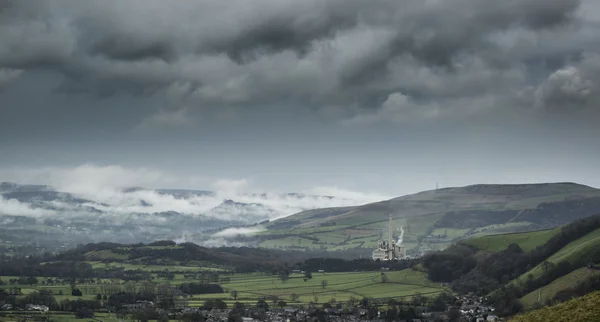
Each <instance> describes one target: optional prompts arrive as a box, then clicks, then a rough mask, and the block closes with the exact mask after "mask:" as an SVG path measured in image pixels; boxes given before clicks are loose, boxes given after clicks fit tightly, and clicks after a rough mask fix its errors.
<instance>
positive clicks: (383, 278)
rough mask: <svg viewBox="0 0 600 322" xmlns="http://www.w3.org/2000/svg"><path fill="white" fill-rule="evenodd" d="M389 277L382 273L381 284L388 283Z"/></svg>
mask: <svg viewBox="0 0 600 322" xmlns="http://www.w3.org/2000/svg"><path fill="white" fill-rule="evenodd" d="M387 281H388V277H387V275H385V274H384V273H381V283H387Z"/></svg>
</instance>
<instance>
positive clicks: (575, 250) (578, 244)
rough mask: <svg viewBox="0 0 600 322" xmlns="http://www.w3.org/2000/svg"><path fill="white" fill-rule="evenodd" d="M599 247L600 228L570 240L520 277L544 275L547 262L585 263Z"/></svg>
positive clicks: (554, 263) (523, 279) (553, 263)
mask: <svg viewBox="0 0 600 322" xmlns="http://www.w3.org/2000/svg"><path fill="white" fill-rule="evenodd" d="M598 249H600V228H599V229H596V230H594V231H592V232H590V233H588V234H586V235H584V236H581V237H580V238H578V239H577V240H574V241H572V242H570V243H569V244H568V245H566V246H564V247H563V248H561V249H560V250H559V251H557V252H556V253H554V254H552V256H550V257H548V258H546V259H545V260H544V262H542V263H540V264H539V265H537V266H535V267H533V268H532V269H531V270H529V271H527V272H525V273H524V274H523V275H521V276H520V277H519V278H518V279H520V280H522V281H525V280H527V278H528V276H529V275H532V276H533V277H534V278H537V277H539V276H541V275H543V274H544V272H545V271H546V270H547V268H545V265H546V264H545V263H551V265H552V266H558V265H560V264H561V263H563V262H565V263H569V264H571V265H585V264H586V262H587V261H589V259H588V258H591V256H593V254H594V251H595V250H598Z"/></svg>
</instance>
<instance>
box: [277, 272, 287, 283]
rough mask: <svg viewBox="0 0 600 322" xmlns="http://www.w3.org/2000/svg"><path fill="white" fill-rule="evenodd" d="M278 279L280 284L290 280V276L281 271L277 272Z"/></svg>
mask: <svg viewBox="0 0 600 322" xmlns="http://www.w3.org/2000/svg"><path fill="white" fill-rule="evenodd" d="M279 278H280V279H281V282H282V283H285V282H287V281H288V280H289V279H290V275H289V274H288V272H286V271H283V270H282V271H281V272H279Z"/></svg>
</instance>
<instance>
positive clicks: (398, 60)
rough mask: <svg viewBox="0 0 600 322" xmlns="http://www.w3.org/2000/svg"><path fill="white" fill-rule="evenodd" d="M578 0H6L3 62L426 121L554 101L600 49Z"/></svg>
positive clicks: (191, 98) (126, 86)
mask: <svg viewBox="0 0 600 322" xmlns="http://www.w3.org/2000/svg"><path fill="white" fill-rule="evenodd" d="M588 1H592V0H588ZM581 5H582V1H580V0H556V1H547V0H506V1H480V0H405V1H392V0H381V1H366V0H307V1H292V0H260V1H226V2H225V1H184V0H181V1H175V2H169V3H167V2H164V1H153V0H147V1H81V2H76V3H74V2H66V1H46V2H43V3H38V2H36V3H33V2H26V1H9V2H4V7H3V9H2V10H1V11H0V43H2V46H1V47H0V67H5V68H10V69H23V70H25V71H28V70H40V69H43V70H54V71H57V72H59V73H61V74H63V75H64V76H66V77H65V82H64V84H63V85H62V86H61V87H60V89H61V90H63V91H67V92H93V93H96V94H102V95H110V94H112V93H114V92H118V91H123V92H129V93H135V94H141V95H171V96H175V99H174V100H180V101H181V106H185V108H186V111H187V110H188V109H189V108H190V107H191V108H194V107H206V106H215V105H216V106H219V105H222V106H238V105H239V106H246V107H252V106H255V105H264V104H278V105H282V106H287V105H289V106H298V105H303V106H307V107H312V108H317V109H320V108H333V109H341V110H346V111H351V112H350V114H355V113H362V112H361V111H367V110H373V109H374V110H375V113H377V112H383V113H406V108H394V107H392V106H395V104H396V103H397V102H399V101H402V102H403V103H402V104H400V105H409V106H411V108H410V110H415V111H419V112H418V113H408V115H414V116H415V117H416V116H418V115H445V114H447V112H448V111H450V112H452V111H454V110H455V109H466V110H467V111H473V110H477V109H478V108H479V109H481V110H493V109H494V105H495V104H497V103H498V102H502V104H501V105H504V106H505V105H514V103H516V102H518V103H519V104H524V103H525V104H526V105H527V103H526V102H529V105H531V106H524V107H532V106H533V105H536V106H538V105H544V106H550V105H552V104H557V103H556V102H558V101H560V99H559V98H557V97H556V96H555V95H557V94H556V93H557V92H560V91H559V90H556V89H555V88H560V86H559V87H557V86H558V85H552V84H554V83H555V82H556V81H555V80H553V79H554V78H556V77H558V76H556V77H554V78H552V76H551V75H555V74H556V73H559V74H560V73H561V71H563V70H565V69H568V68H569V66H570V64H573V63H577V61H578V60H580V59H582V58H581V57H584V55H586V54H589V53H590V52H594V51H597V50H598V48H599V47H598V46H599V41H598V39H597V38H598V37H597V36H596V35H597V32H600V28H599V27H598V25H597V24H595V23H594V22H592V21H589V18H583V17H582V16H581V14H580V12H579V11H578V10H580V8H581ZM598 14H599V13H596V16H598ZM574 68H576V69H577V67H574ZM560 75H562V74H560ZM549 77H550V78H549ZM561 77H563V76H561ZM582 77H588V78H589V77H592V76H588V75H586V76H582ZM559 78H560V77H559ZM563 87H564V86H563ZM596 89H597V88H592V89H590V91H594V90H596ZM524 96H528V97H529V98H528V99H527V98H524ZM398 98H402V99H401V100H398ZM561 99H562V98H561ZM394 102H396V103H394ZM407 102H408V103H407ZM482 102H485V104H482ZM494 102H495V103H494ZM552 102H554V103H552ZM561 102H562V101H561ZM568 102H570V103H572V104H588V102H589V101H588V100H587V99H584V100H576V99H575V100H569V101H568ZM396 105H397V104H396ZM521 107H523V106H521ZM436 111H438V112H439V111H445V112H444V113H438V112H436ZM161 113H164V111H161ZM177 113H178V112H177V111H174V112H173V115H182V114H181V113H179V114H177ZM186 113H187V112H186ZM334 114H335V113H334ZM342 114H344V113H342ZM336 115H339V113H338V114H336ZM160 119H164V115H163V114H161V117H157V118H155V120H160Z"/></svg>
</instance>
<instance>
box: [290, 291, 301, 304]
mask: <svg viewBox="0 0 600 322" xmlns="http://www.w3.org/2000/svg"><path fill="white" fill-rule="evenodd" d="M291 298H292V302H296V301H298V298H300V296H299V295H298V294H296V293H292V295H291Z"/></svg>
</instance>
